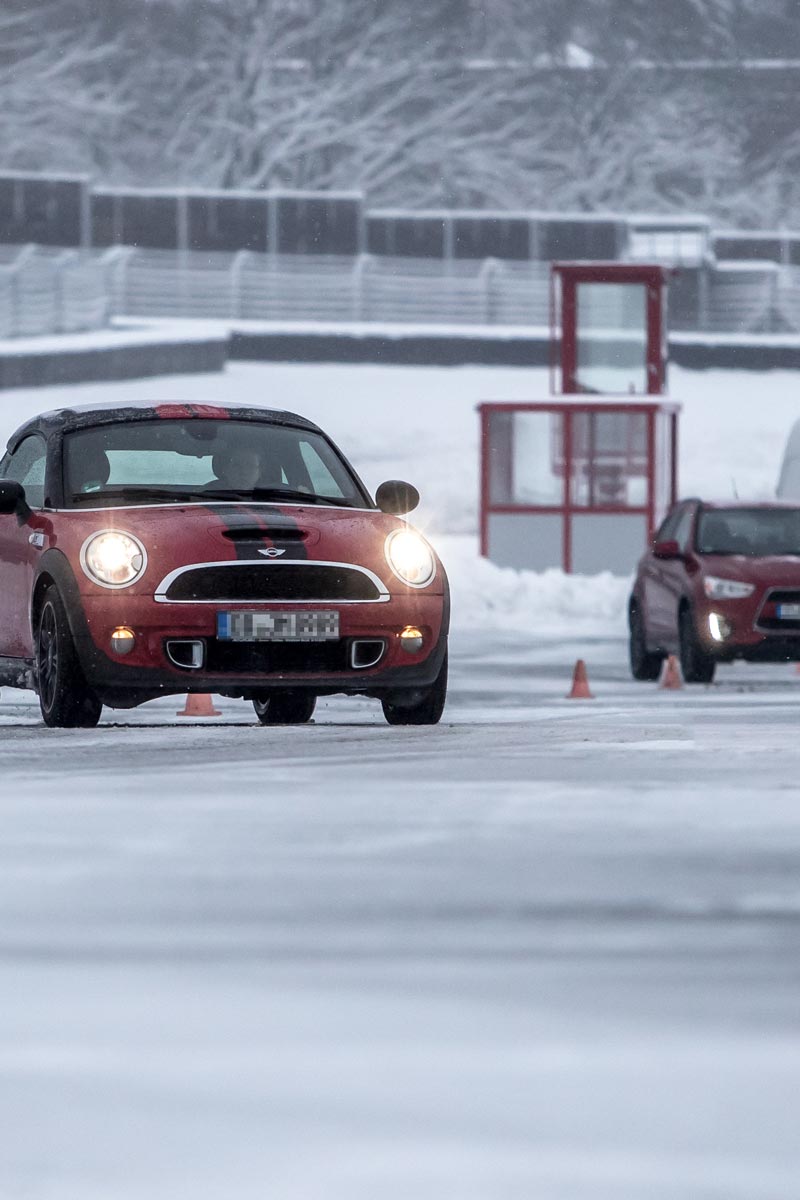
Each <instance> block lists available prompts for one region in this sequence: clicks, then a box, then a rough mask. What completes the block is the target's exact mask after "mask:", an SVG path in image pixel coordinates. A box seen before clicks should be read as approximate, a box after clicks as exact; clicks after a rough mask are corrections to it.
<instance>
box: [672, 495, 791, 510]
mask: <svg viewBox="0 0 800 1200" xmlns="http://www.w3.org/2000/svg"><path fill="white" fill-rule="evenodd" d="M691 503H694V504H699V505H700V506H701V508H710V509H715V510H716V509H722V508H724V509H731V508H733V509H748V510H752V509H764V510H765V511H770V510H772V509H778V510H779V509H783V508H800V501H797V500H741V499H738V498H737V499H734V500H700V499H698V497H697V496H687V497H686V499H685V500H682V501H681V504H691Z"/></svg>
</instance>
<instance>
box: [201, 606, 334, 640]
mask: <svg viewBox="0 0 800 1200" xmlns="http://www.w3.org/2000/svg"><path fill="white" fill-rule="evenodd" d="M338 636H339V614H338V612H332V611H328V612H275V613H265V612H221V613H217V637H218V638H220V639H221V640H222V641H224V642H328V641H332V640H333V639H334V638H338Z"/></svg>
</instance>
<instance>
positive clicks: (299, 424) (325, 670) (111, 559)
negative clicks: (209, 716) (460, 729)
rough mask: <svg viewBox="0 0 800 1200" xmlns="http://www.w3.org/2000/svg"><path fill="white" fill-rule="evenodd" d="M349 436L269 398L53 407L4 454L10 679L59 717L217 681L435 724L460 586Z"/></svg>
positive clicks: (294, 709) (4, 621)
mask: <svg viewBox="0 0 800 1200" xmlns="http://www.w3.org/2000/svg"><path fill="white" fill-rule="evenodd" d="M418 501H419V496H418V494H417V492H416V490H415V489H414V488H413V487H411V485H410V484H406V483H402V482H400V481H397V480H393V481H390V482H388V483H384V484H382V485H381V486H380V487H379V488H378V492H377V496H376V503H373V501H372V500H371V498H370V496H369V495H368V493H367V491H366V489H365V488H364V485H363V484H362V483H361V481H360V480H359V478H358V476H357V475H356V474H355V472H354V471H353V469H352V467H350V466H349V464H348V463H347V461H346V460H345V459H344V458H343V456H342V455H341V453H340V452H339V451H338V450H337V449H336V447H335V446H334V445H333V443H332V442H331V441H330V439H329V438H328V437H327V436H326V435H325V434H324V433H323V432H322V430H320V429H318V428H317V426H316V425H313V424H312V423H311V422H310V421H306V420H304V419H303V418H302V417H297V416H293V415H292V414H291V413H284V412H272V411H268V410H265V409H258V408H237V407H227V406H226V407H218V406H213V407H212V406H206V405H193V404H155V405H152V406H150V407H142V408H139V407H137V408H102V407H92V408H88V407H87V408H75V409H64V410H60V411H58V412H52V413H45V414H43V415H42V416H38V417H35V418H34V419H33V420H31V421H29V422H28V423H27V424H26V425H23V426H22V428H21V429H19V430H17V432H16V433H15V434H14V436H13V437H12V438H11V440H10V441H9V443H8V452H7V454H6V455H5V457H4V458H3V460H2V462H0V684H5V685H7V686H10V687H23V688H28V687H32V688H35V689H36V691H37V692H38V694H39V702H40V705H41V710H42V716H43V718H44V720H45V722H46V724H48V725H55V726H92V725H95V724H96V723H97V721H98V720H99V718H100V712H101V709H102V706H103V705H104V704H107V705H109V706H110V707H112V708H133V707H134V706H136V705H137V704H142V703H144V701H146V700H151V699H153V698H154V697H156V696H164V695H171V694H172V695H178V694H181V693H189V692H214V693H216V694H220V695H223V696H232V697H239V698H242V699H244V700H252V702H253V705H254V707H255V711H256V714H257V716H258V719H259V720H260V721H261V722H262V723H263V724H265V725H270V724H290V723H297V722H304V721H308V720H309V719H310V718H311V715H312V713H313V711H314V705H315V703H316V699H317V697H318V696H325V695H330V694H332V693H336V692H343V693H348V694H350V695H364V696H374V697H377V698H378V699H380V701H381V703H382V705H383V712H384V715H385V717H386V720H387V721H388V722H389V723H390V724H392V725H429V724H435V723H436V722H437V721H438V720H439V718H440V717H441V714H442V710H443V707H444V702H445V695H446V691H447V634H448V624H449V608H450V604H449V591H448V584H447V577H446V575H445V573H444V570H443V568H442V565H441V563H440V562H439V560H438V558H437V556H436V554H435V553H434V551H433V550H432V549H431V547H430V546H429V544H428V542H427V541H426V540H425V538H423V537H422V536H421V534H419V533H417V532H416V531H415V530H414V529H411V528H410V527H409V526H408V525H407V524H406V522H405V520H403V519H401V515H402V514H404V513H406V512H409V511H410V510H411V509H413V508H414V507H415V506H416V504H417V503H418Z"/></svg>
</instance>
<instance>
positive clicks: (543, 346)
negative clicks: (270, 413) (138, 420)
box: [0, 328, 800, 389]
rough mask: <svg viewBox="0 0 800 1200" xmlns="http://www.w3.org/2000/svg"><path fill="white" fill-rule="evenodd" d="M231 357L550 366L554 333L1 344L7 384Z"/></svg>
mask: <svg viewBox="0 0 800 1200" xmlns="http://www.w3.org/2000/svg"><path fill="white" fill-rule="evenodd" d="M229 361H234V362H235V361H240V362H245V361H246V362H290V363H373V364H378V365H386V366H388V365H391V364H397V365H403V366H439V367H447V366H462V365H467V364H475V365H483V366H512V367H546V366H547V365H548V364H549V362H550V341H549V337H548V336H547V333H546V332H545V331H544V330H540V331H534V332H532V333H531V334H530V335H528V336H523V335H520V336H512V337H503V336H496V337H493V336H491V335H481V336H475V335H466V336H458V335H456V334H435V333H430V334H425V333H420V332H414V333H410V334H405V333H404V332H402V331H399V332H393V333H391V334H388V333H384V334H371V333H367V334H363V333H362V332H361V330H359V331H358V332H355V331H353V330H347V329H346V328H344V329H343V330H342V331H341V332H336V331H333V332H331V331H329V330H326V331H321V332H320V333H313V332H307V331H302V332H299V331H298V332H292V331H280V330H267V331H264V332H258V333H254V332H237V331H235V330H234V331H233V332H232V333H231V334H230V337H228V335H227V334H221V335H220V336H219V337H216V338H208V339H199V340H194V341H181V340H178V339H175V340H174V341H171V340H168V339H167V340H164V339H163V338H162V339H160V340H159V339H157V338H154V339H153V341H152V342H142V341H139V342H138V343H137V344H135V345H115V346H97V347H87V348H80V349H77V348H75V347H74V346H73V347H70V346H67V347H65V348H64V349H58V348H57V347H53V348H52V349H51V348H48V349H47V350H46V351H34V350H31V351H30V352H26V351H20V350H16V351H13V352H12V351H10V350H6V351H5V352H4V351H3V350H2V349H0V389H4V388H20V387H46V386H53V385H56V384H65V383H94V382H102V381H104V380H115V379H139V378H146V377H151V376H156V375H184V374H186V375H188V374H199V373H207V372H217V371H223V370H224V369H225V366H226V364H227V363H228V362H229ZM670 362H672V363H673V364H675V365H678V366H681V367H686V368H688V369H691V370H706V369H710V368H725V369H729V370H748V371H768V370H773V369H777V368H780V369H783V370H798V369H800V337H794V338H791V337H786V338H781V337H779V336H773V337H770V338H766V337H765V338H762V339H759V340H751V341H744V340H736V339H734V338H732V337H730V336H728V337H725V336H724V335H721V336H719V337H716V338H715V337H714V335H709V336H708V337H700V336H693V335H683V336H681V335H677V336H675V337H674V338H672V339H670Z"/></svg>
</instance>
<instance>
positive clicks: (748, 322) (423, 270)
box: [99, 247, 800, 333]
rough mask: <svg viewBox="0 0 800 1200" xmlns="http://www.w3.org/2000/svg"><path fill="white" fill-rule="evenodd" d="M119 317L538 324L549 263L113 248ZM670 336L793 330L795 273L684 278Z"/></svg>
mask: <svg viewBox="0 0 800 1200" xmlns="http://www.w3.org/2000/svg"><path fill="white" fill-rule="evenodd" d="M99 261H100V262H101V263H102V264H103V269H104V271H105V273H106V285H107V288H108V292H109V295H110V297H111V305H112V311H113V312H114V313H115V314H117V315H120V316H164V317H206V318H221V319H226V320H234V321H236V320H239V321H287V322H294V323H302V322H305V321H308V322H333V323H336V322H365V323H377V322H383V323H386V324H403V325H427V326H431V325H434V326H435V325H459V326H463V325H511V326H523V327H524V326H538V327H540V328H542V327H547V326H548V325H549V320H550V314H549V307H550V264H549V263H547V262H509V261H504V260H500V259H492V258H487V259H483V260H456V261H444V262H443V261H439V260H431V259H427V258H406V257H388V256H382V255H380V256H379V255H369V254H362V255H359V256H358V257H355V258H354V257H342V258H337V257H334V256H324V257H322V256H319V257H315V256H312V255H283V256H282V255H267V254H256V253H252V252H250V251H240V252H239V253H236V254H223V253H208V254H206V253H193V252H175V251H155V250H137V249H132V248H126V247H118V248H115V249H113V250H110V251H107V252H106V253H105V254H104V255H103V256H102V257H101V258H100V260H99ZM687 274H688V275H689V276H690V277H691V278H690V282H691V283H692V287H691V288H690V289H689V296H690V300H689V302H688V303H686V302H685V298H684V301H683V302H681V303H680V304H675V305H673V306H671V308H670V325H671V328H672V329H673V330H675V331H685V332H725V333H770V332H787V331H797V332H800V268H794V267H783V266H780V265H778V264H773V263H767V262H761V263H722V264H706V265H704V266H702V267H700V268H697V269H695V270H694V271H691V270H690V271H688V272H687Z"/></svg>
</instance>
